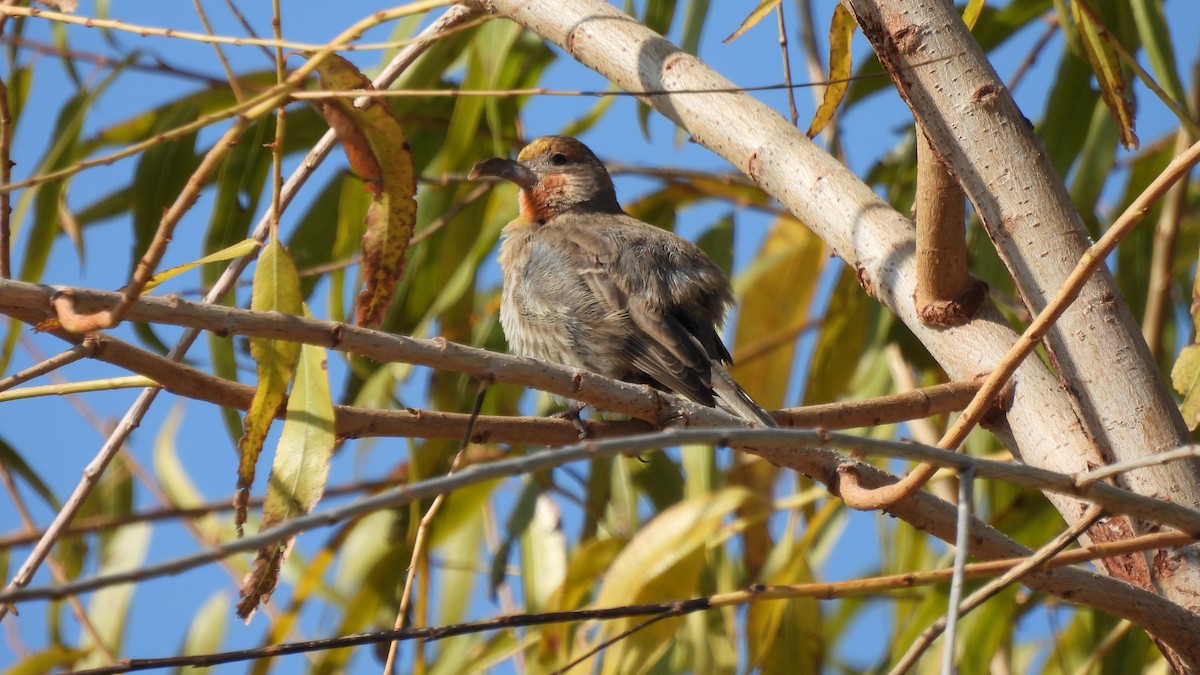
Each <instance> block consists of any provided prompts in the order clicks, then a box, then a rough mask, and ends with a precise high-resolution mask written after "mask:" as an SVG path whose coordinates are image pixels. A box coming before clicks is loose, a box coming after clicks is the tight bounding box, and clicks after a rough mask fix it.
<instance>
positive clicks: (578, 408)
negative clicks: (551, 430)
mask: <svg viewBox="0 0 1200 675" xmlns="http://www.w3.org/2000/svg"><path fill="white" fill-rule="evenodd" d="M586 405H587V404H586V403H580V402H578V401H574V402H572V403H571V404H569V405H568V406H567V408H566V410H563V411H561V412H556V413H554V415H552V417H560V418H562V419H565V420H570V421H571V424H573V425H575V432H576V433H578V434H579V440H581V441H586V440H588V439H590V438H591V437H592V430H591V429H590V428H588V425H587V422H585V421H584V420H583V416H582V415H580V413H582V412H583V408H584V406H586Z"/></svg>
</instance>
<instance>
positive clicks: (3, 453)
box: [0, 439, 61, 511]
mask: <svg viewBox="0 0 1200 675" xmlns="http://www.w3.org/2000/svg"><path fill="white" fill-rule="evenodd" d="M0 466H3V467H4V470H5V471H8V472H10V473H12V474H15V475H17V476H20V477H21V478H23V479H24V480H25V482H26V483H28V484H29V487H31V488H33V491H34V492H35V493H37V495H38V496H39V497H41V498H42V501H44V502H46V505H47V506H49V507H50V508H52V509H54V510H55V511H57V510H59V508H61V507H60V506H59V503H58V498H57V497H55V496H54V492H53V491H52V490H51V489H50V486H49V485H46V482H45V481H43V480H42V477H41V476H39V475H38V474H37V472H36V471H34V470H33V467H31V466H29V464H28V463H27V462H26V461H25V458H24V457H22V456H21V453H19V452H17V450H16V448H14V447H12V446H11V445H9V444H8V443H7V442H5V441H4V439H0Z"/></svg>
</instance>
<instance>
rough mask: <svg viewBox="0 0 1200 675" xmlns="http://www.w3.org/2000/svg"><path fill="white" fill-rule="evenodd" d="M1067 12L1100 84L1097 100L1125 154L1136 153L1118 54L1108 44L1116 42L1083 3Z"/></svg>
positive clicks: (1083, 0) (1077, 1) (1077, 2)
mask: <svg viewBox="0 0 1200 675" xmlns="http://www.w3.org/2000/svg"><path fill="white" fill-rule="evenodd" d="M1071 9H1072V10H1073V12H1074V14H1075V22H1076V24H1078V26H1079V37H1080V38H1081V39H1082V41H1083V47H1084V52H1085V53H1086V54H1087V59H1088V63H1090V64H1091V66H1092V72H1093V73H1095V75H1096V82H1098V83H1099V84H1100V96H1101V97H1102V98H1103V99H1104V105H1106V106H1107V107H1108V112H1109V113H1110V114H1111V115H1112V116H1113V120H1114V121H1115V122H1116V123H1117V133H1119V134H1120V136H1121V144H1122V145H1124V146H1125V148H1126V149H1128V150H1136V149H1137V147H1138V137H1137V134H1135V133H1134V131H1133V128H1134V119H1133V102H1132V101H1131V100H1130V99H1129V97H1128V96H1127V93H1128V91H1129V84H1128V83H1127V82H1126V81H1125V72H1124V71H1123V70H1122V69H1121V57H1120V54H1118V53H1117V50H1116V49H1114V48H1113V46H1112V44H1110V43H1112V42H1115V41H1116V38H1114V37H1113V36H1112V34H1111V33H1109V32H1108V27H1106V26H1105V25H1104V23H1103V22H1102V21H1101V19H1100V15H1099V14H1098V13H1097V12H1096V11H1095V9H1094V8H1093V7H1092V6H1091V5H1089V4H1087V0H1075V1H1074V2H1072V3H1071Z"/></svg>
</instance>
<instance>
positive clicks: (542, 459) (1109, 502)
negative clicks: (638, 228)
mask: <svg viewBox="0 0 1200 675" xmlns="http://www.w3.org/2000/svg"><path fill="white" fill-rule="evenodd" d="M704 444H711V445H737V446H750V447H765V446H770V445H775V446H786V447H790V448H793V451H792V452H793V453H794V454H797V455H802V454H804V453H805V452H807V451H812V450H824V449H827V448H839V449H841V450H844V451H847V452H855V453H861V454H863V455H868V456H874V455H884V456H888V457H893V458H901V459H907V460H919V461H922V462H930V463H933V464H936V465H939V466H946V467H951V468H955V469H959V470H961V469H964V468H966V467H967V466H973V467H974V468H975V472H976V475H977V476H978V477H980V478H986V479H992V480H1002V481H1005V482H1008V483H1011V484H1013V485H1018V486H1021V487H1026V488H1032V489H1036V490H1042V491H1050V492H1057V493H1060V494H1067V495H1072V496H1075V497H1078V498H1080V499H1084V500H1087V501H1090V502H1093V503H1095V504H1098V505H1100V506H1102V507H1103V508H1104V510H1105V511H1106V512H1109V513H1113V514H1123V515H1129V516H1133V517H1136V518H1140V519H1142V520H1146V521H1150V522H1155V523H1159V524H1161V525H1163V526H1169V527H1172V528H1175V529H1177V530H1179V531H1180V532H1181V533H1182V536H1184V537H1192V538H1196V537H1197V536H1198V535H1200V513H1197V512H1196V511H1195V510H1193V509H1190V508H1187V507H1185V506H1182V505H1180V504H1174V503H1171V502H1167V501H1162V500H1158V499H1153V498H1150V497H1145V496H1142V495H1137V494H1134V493H1131V492H1129V491H1128V490H1122V489H1120V488H1117V487H1115V486H1112V485H1108V484H1105V483H1094V484H1091V485H1088V486H1085V487H1079V486H1077V485H1075V482H1074V477H1073V476H1071V475H1068V474H1061V473H1056V472H1053V471H1047V470H1044V469H1037V468H1034V467H1031V466H1025V465H1022V464H1013V463H1006V462H995V461H991V460H984V459H978V458H975V457H971V456H969V455H963V454H959V453H955V452H950V451H946V450H940V449H938V448H931V447H928V446H922V445H917V444H913V443H900V442H897V441H885V440H878V439H870V438H863V437H860V436H853V435H850V434H842V433H834V432H827V431H800V430H788V429H762V428H747V427H736V428H717V429H685V430H677V431H675V430H673V431H665V432H658V433H654V434H645V435H640V436H630V437H627V438H618V439H612V440H604V441H589V442H587V443H581V444H576V445H570V446H566V447H563V448H558V449H555V450H548V451H545V452H540V453H537V454H534V455H528V456H524V457H515V458H511V459H506V460H501V461H496V462H492V463H491V464H477V465H475V466H471V467H469V468H467V469H464V470H463V471H460V472H458V473H456V474H453V475H448V476H438V477H436V478H430V479H428V480H425V481H421V482H419V483H412V484H408V485H400V486H397V487H396V488H395V489H392V490H388V491H386V492H383V493H380V494H378V495H372V496H370V497H365V498H362V499H359V500H357V501H355V502H352V503H350V504H345V505H342V506H338V507H335V508H331V509H328V510H325V511H317V512H313V513H310V514H308V515H305V516H300V517H297V518H294V519H292V520H289V521H286V522H284V523H281V524H279V525H277V526H275V527H272V528H270V529H268V530H263V531H262V532H259V533H257V534H255V535H251V536H246V537H244V538H242V539H235V540H233V541H230V542H227V543H225V544H222V545H221V546H220V547H219V549H217V550H214V551H201V552H198V553H194V554H191V555H187V556H182V557H179V558H175V559H173V560H168V561H165V562H162V563H157V564H153V565H146V566H144V567H141V568H139V569H137V570H130V571H127V572H120V573H114V574H108V575H102V576H96V577H92V578H90V579H81V580H78V581H74V582H71V583H69V584H64V585H62V586H47V587H39V588H9V589H6V590H4V591H0V603H17V602H27V601H30V600H36V599H47V598H52V599H53V598H61V597H66V596H68V595H72V594H77V593H86V592H88V591H93V590H96V589H98V588H104V587H107V586H112V585H117V584H125V583H132V582H139V581H144V580H146V579H153V578H156V577H160V576H164V575H169V574H178V573H180V572H183V571H185V570H189V569H192V568H195V567H198V566H200V565H205V564H208V563H210V562H213V561H215V560H219V559H221V558H223V557H226V556H229V555H233V554H235V553H240V552H243V551H253V550H257V549H259V548H261V547H263V546H266V545H269V544H272V543H274V542H278V541H282V540H284V539H287V538H289V537H292V536H295V535H297V534H298V533H300V532H303V531H306V530H313V529H316V528H319V527H326V526H329V525H332V524H334V523H339V522H342V521H346V520H349V519H352V518H358V517H361V516H363V515H366V514H368V513H373V512H375V511H379V510H382V509H394V508H397V507H400V506H404V505H406V504H410V503H413V502H414V501H416V500H420V499H426V498H431V497H436V496H437V495H439V494H443V493H449V492H453V491H455V490H460V489H462V488H464V487H467V486H470V485H477V484H479V483H482V482H485V481H490V480H497V479H499V478H504V477H508V476H517V475H523V474H528V473H533V472H536V471H546V470H549V469H553V468H556V467H559V466H562V465H564V464H568V463H570V462H574V461H580V460H591V459H595V458H598V457H611V456H615V455H619V454H629V455H636V454H642V453H646V452H650V451H654V450H658V449H661V448H663V447H666V446H686V445H704ZM831 459H834V458H831ZM834 461H837V462H839V463H840V462H843V461H848V460H847V459H846V458H841V459H834Z"/></svg>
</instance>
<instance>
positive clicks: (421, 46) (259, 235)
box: [0, 3, 479, 620]
mask: <svg viewBox="0 0 1200 675" xmlns="http://www.w3.org/2000/svg"><path fill="white" fill-rule="evenodd" d="M415 6H417V3H414V4H413V5H410V6H409V7H410V8H411V7H415ZM478 12H479V10H477V9H475V8H467V7H463V6H461V5H455V6H453V7H451V8H449V9H448V10H447V11H446V12H445V14H443V15H442V16H441V17H439V18H438V19H437V20H436V21H434V22H433V23H432V24H430V25H429V26H428V27H427V28H426V29H425V30H423V31H422V32H421V33H420V35H419V36H418V37H417V38H416V39H414V40H413V41H411V43H410V44H409V47H408V48H407V49H404V50H402V51H401V52H400V53H398V54H397V55H396V56H395V58H394V59H393V61H392V63H391V64H389V68H388V69H387V71H386V72H387V73H388V76H390V77H391V78H392V79H385V76H384V75H381V76H380V77H379V78H377V81H376V83H375V84H376V85H377V86H381V87H386V86H387V85H389V84H391V82H392V81H394V79H395V77H396V76H398V74H399V73H400V72H402V71H403V69H404V68H405V67H407V66H408V65H410V64H411V63H412V62H413V61H414V60H416V58H417V57H418V56H420V55H421V54H422V53H424V51H425V50H426V49H427V48H428V47H429V45H431V44H432V42H433V41H434V40H436V39H437V38H438V37H439V36H440V34H441V32H442V31H444V30H447V29H449V28H452V27H454V26H455V25H458V24H459V23H461V22H463V21H465V20H468V19H470V18H472V17H474V16H476V15H477V14H478ZM375 16H376V17H378V16H380V14H376V15H375ZM333 142H334V134H333V132H332V130H331V131H328V132H326V134H325V135H324V136H322V137H321V140H320V141H318V142H317V145H316V146H314V147H313V149H312V150H310V151H309V153H308V155H307V156H306V157H305V161H304V162H303V163H301V164H300V166H298V167H297V168H296V170H295V171H294V172H293V174H292V176H291V177H290V178H289V179H288V182H287V184H286V185H285V186H284V195H283V200H284V203H283V204H282V205H281V206H286V204H288V203H290V201H291V199H292V197H293V196H294V195H295V193H296V192H297V191H299V189H300V187H301V186H302V185H303V184H304V183H305V181H306V180H307V179H308V177H309V176H310V175H311V173H312V172H313V171H314V170H315V169H316V167H317V166H319V165H320V163H321V161H322V160H323V159H324V158H325V156H326V155H327V154H328V153H329V150H330V149H331V148H332V147H333ZM2 188H3V186H0V189H2ZM264 221H265V219H264ZM264 221H260V222H259V224H258V227H256V228H255V233H254V236H255V238H256V239H258V240H260V241H261V240H262V239H263V238H264V237H265V235H266V232H267V225H266V223H265V222H264ZM249 263H250V258H249V257H243V258H240V259H239V260H237V261H235V262H234V263H232V264H231V265H230V266H229V267H228V268H227V269H226V270H225V272H224V273H222V275H221V277H220V278H219V279H218V280H217V283H216V284H215V285H214V286H213V289H212V290H211V291H210V292H209V294H208V295H207V296H206V297H205V301H206V302H219V301H220V299H221V298H223V297H224V296H225V293H226V292H228V290H229V289H230V287H231V286H232V285H233V283H234V282H235V281H236V280H237V278H238V277H239V276H240V275H241V273H242V270H244V269H245V268H246V266H247V265H249ZM199 334H200V332H199V331H198V330H188V331H185V332H184V334H183V336H182V337H181V338H180V339H179V341H178V342H177V343H176V344H175V347H174V348H172V350H171V352H170V353H169V355H168V356H169V358H171V359H172V360H180V359H182V358H183V356H184V355H185V354H186V353H187V350H188V349H189V348H190V347H191V345H192V343H193V342H195V340H196V338H197V337H198V336H199ZM158 391H159V390H158V388H157V387H150V388H147V389H146V390H145V391H143V392H142V394H141V395H140V396H138V398H137V400H136V401H135V402H134V404H133V405H132V406H131V407H130V408H129V410H128V411H126V413H125V416H124V417H123V418H122V420H121V422H120V424H118V425H117V428H116V429H115V430H114V431H113V433H112V435H110V436H109V438H108V440H107V441H106V442H105V444H104V446H103V447H101V449H100V451H99V452H98V453H97V455H96V457H95V458H94V459H93V460H92V461H91V462H90V463H89V464H88V466H87V467H86V468H85V469H84V473H83V477H82V479H81V480H80V482H79V483H78V484H77V485H76V487H75V491H74V492H73V493H72V494H71V497H70V498H68V500H67V501H66V503H64V505H63V508H62V509H61V510H60V511H59V512H58V514H56V515H55V518H54V521H53V522H52V523H51V525H50V526H49V527H48V528H47V529H46V533H45V535H43V537H42V538H41V539H40V540H39V541H38V543H37V545H35V546H34V549H33V551H32V552H30V554H29V556H28V557H27V558H26V560H25V562H24V563H22V565H21V567H20V569H18V571H17V573H16V574H15V575H14V576H13V579H12V581H11V582H9V585H8V587H7V589H8V590H15V589H19V588H22V587H24V586H26V585H27V584H28V583H29V580H30V579H32V578H33V574H34V572H36V571H37V568H38V566H39V565H40V564H41V562H42V560H44V559H45V557H46V555H47V554H49V552H50V549H51V547H52V546H53V545H54V542H56V541H57V540H58V537H59V536H60V535H61V532H62V530H63V529H64V528H65V527H66V526H67V525H68V524H70V522H71V519H72V518H74V516H75V513H77V512H78V510H79V507H80V506H81V505H82V504H83V501H84V500H85V499H86V498H87V496H88V495H89V494H90V493H91V490H92V487H93V486H94V485H95V483H96V481H97V480H98V479H99V476H100V475H101V474H103V473H104V469H105V467H107V466H108V463H109V462H110V461H112V458H113V456H114V455H115V454H116V452H117V450H119V449H120V447H121V445H123V444H124V441H125V439H126V438H127V437H128V436H129V434H130V433H132V432H133V429H135V428H136V427H137V426H138V425H139V424H140V422H141V419H142V418H143V417H144V416H145V414H146V411H148V410H149V408H150V405H151V404H152V403H153V402H154V398H155V397H156V396H157V394H158ZM7 612H8V606H7V605H4V606H0V620H2V619H3V618H4V616H5V615H6V614H7Z"/></svg>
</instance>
